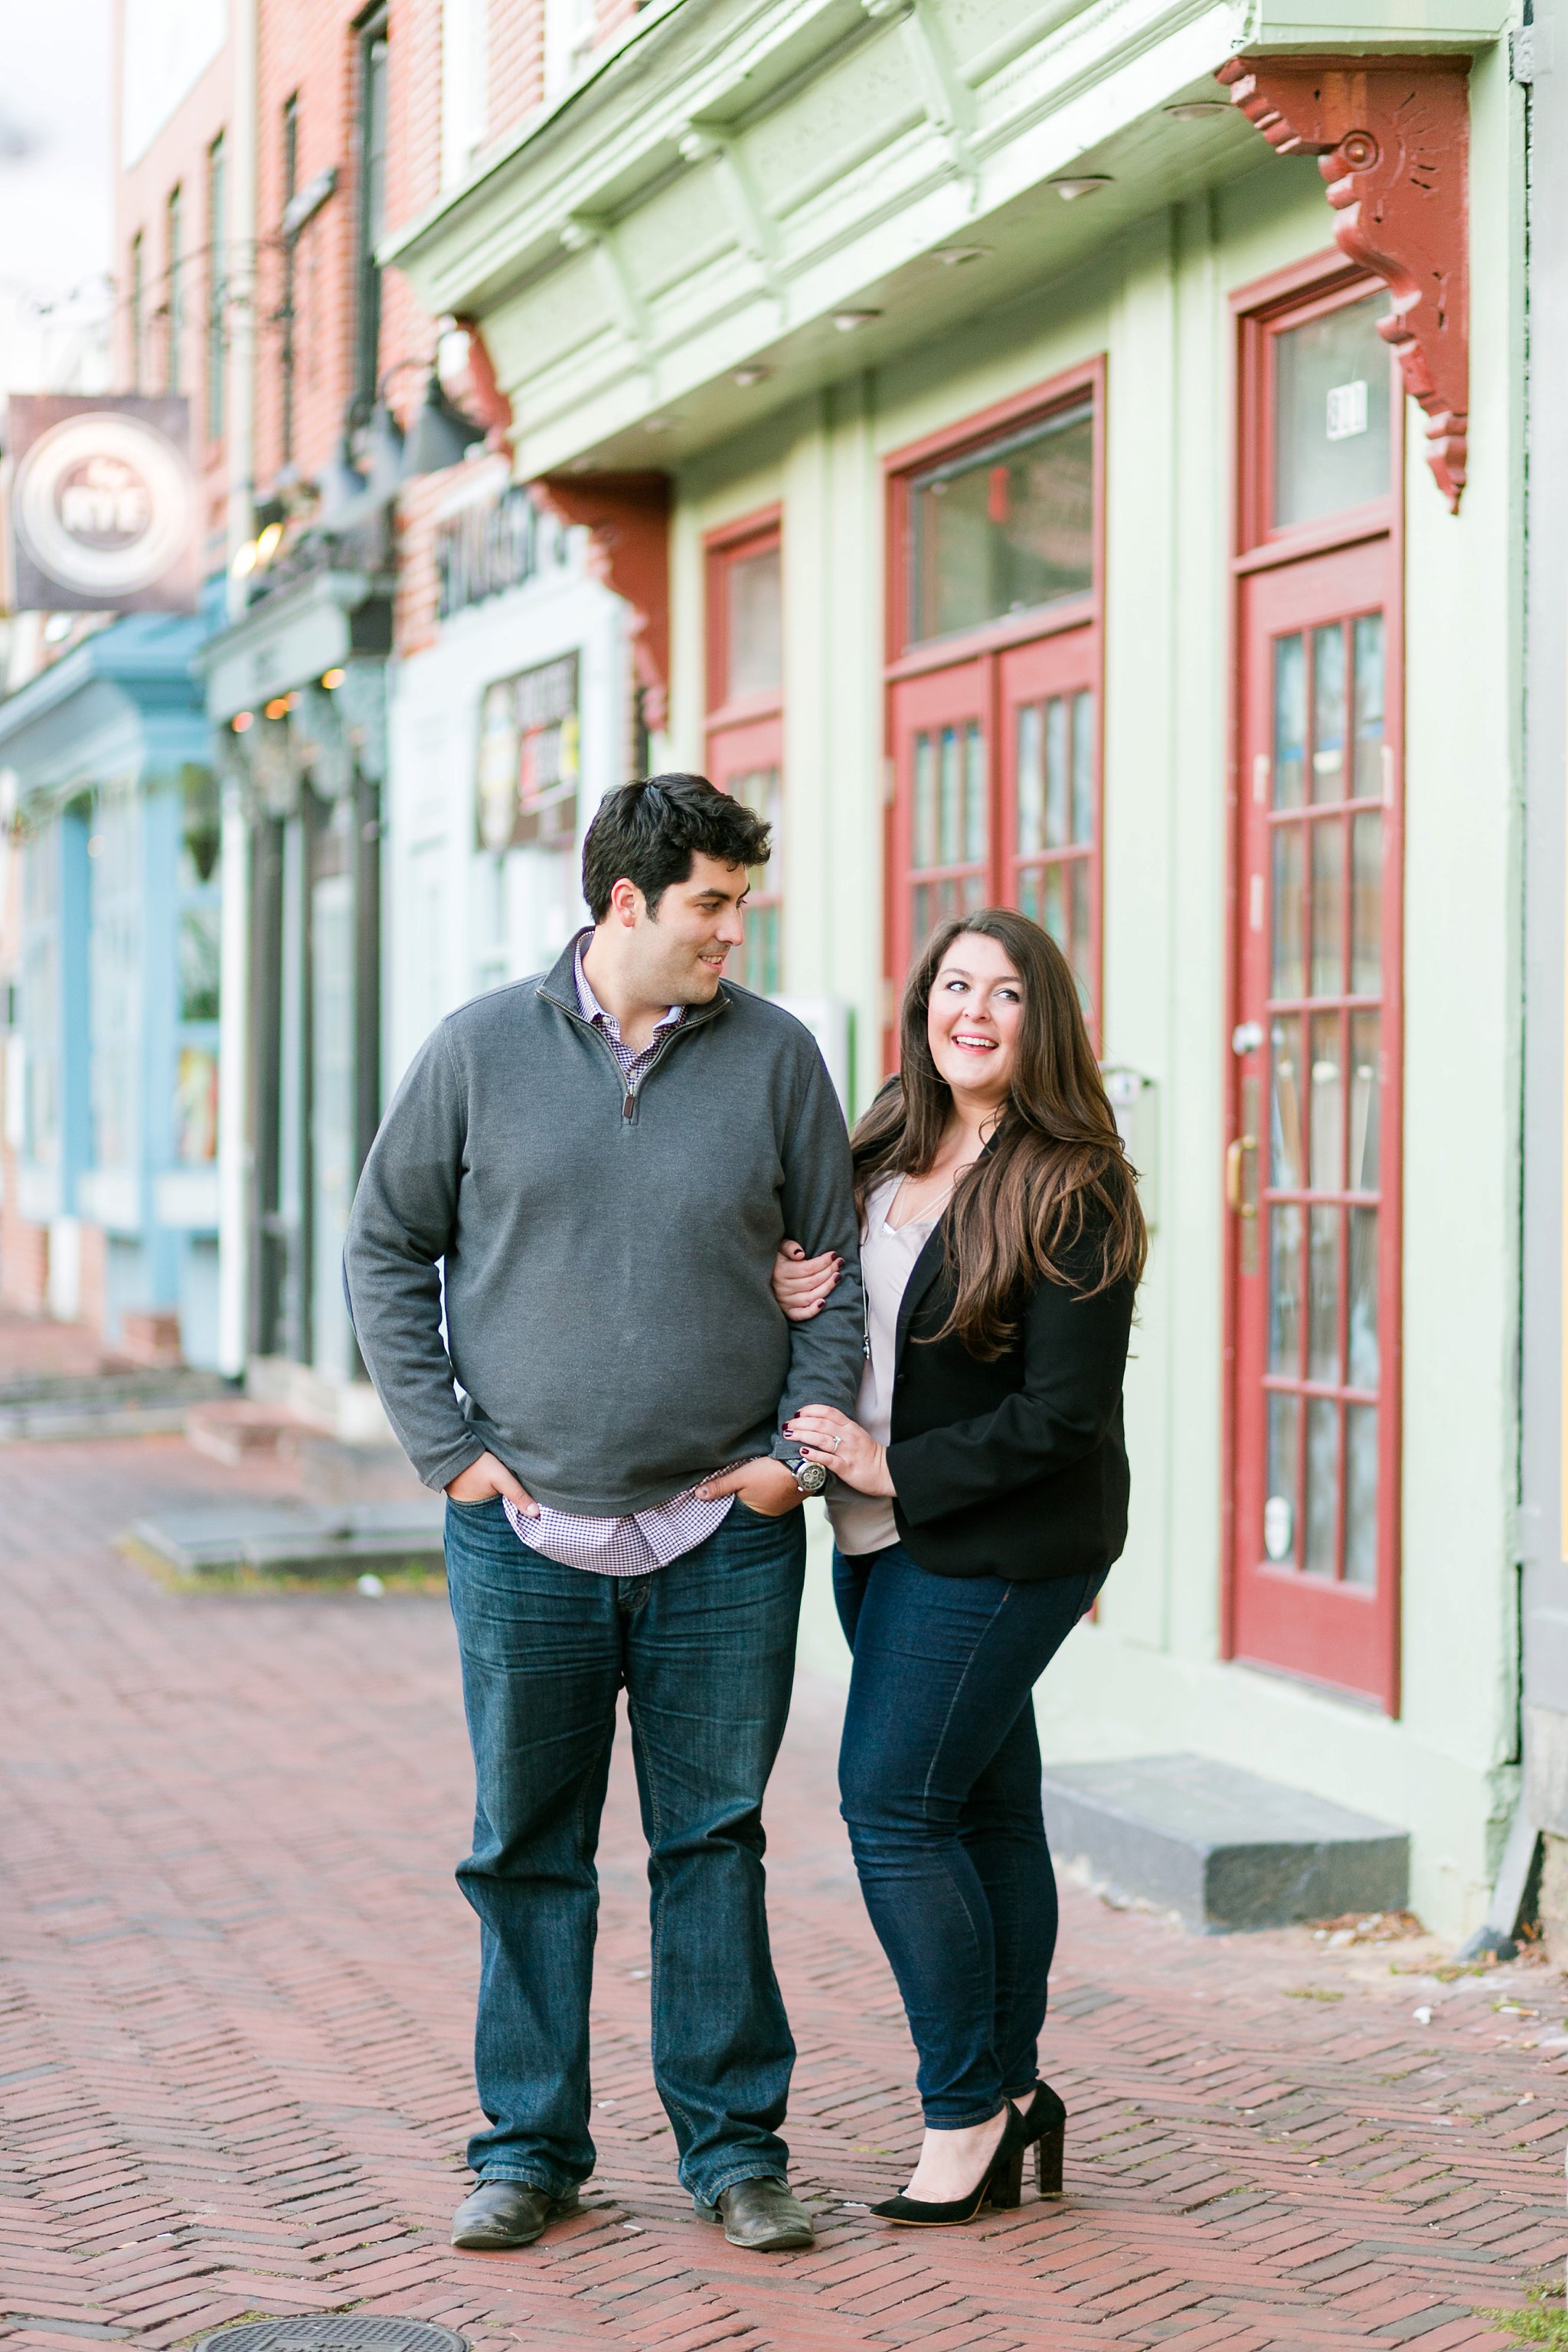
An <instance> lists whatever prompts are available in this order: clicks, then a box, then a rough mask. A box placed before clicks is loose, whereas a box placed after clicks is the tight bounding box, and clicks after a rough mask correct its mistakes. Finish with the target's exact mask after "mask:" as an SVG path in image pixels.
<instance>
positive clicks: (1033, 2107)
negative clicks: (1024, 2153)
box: [1019, 2083, 1068, 2197]
mask: <svg viewBox="0 0 1568 2352" xmlns="http://www.w3.org/2000/svg"><path fill="white" fill-rule="evenodd" d="M1019 2120H1020V2122H1021V2123H1022V2124H1023V2126H1024V2131H1025V2135H1026V2137H1025V2143H1024V2144H1025V2146H1026V2147H1032V2148H1033V2149H1034V2151H1035V2181H1036V2185H1037V2188H1038V2189H1039V2192H1040V2194H1041V2196H1042V2197H1059V2196H1060V2195H1061V2193H1062V2155H1063V2151H1064V2149H1065V2147H1066V2146H1067V2124H1068V2111H1067V2109H1066V2107H1065V2106H1064V2105H1062V2102H1061V2100H1060V2099H1059V2098H1058V2095H1057V2094H1056V2092H1055V2091H1053V2090H1052V2088H1051V2086H1050V2084H1048V2083H1037V2084H1035V2095H1034V2097H1033V2098H1032V2099H1031V2100H1030V2101H1029V2104H1028V2105H1027V2106H1026V2107H1023V2108H1020V2109H1019Z"/></svg>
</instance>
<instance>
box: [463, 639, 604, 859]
mask: <svg viewBox="0 0 1568 2352" xmlns="http://www.w3.org/2000/svg"><path fill="white" fill-rule="evenodd" d="M577 764H578V762H577V656H576V655H575V654H574V653H573V654H560V655H558V656H556V658H555V660H554V661H548V662H542V663H541V664H540V666H539V667H538V668H537V669H525V670H522V671H520V672H519V674H518V675H517V676H516V677H503V678H498V679H497V680H496V682H495V684H494V685H493V686H487V687H486V688H485V695H484V701H483V703H482V704H481V706H480V710H479V792H478V794H477V807H476V811H475V814H476V817H477V820H478V824H477V831H478V835H479V841H478V845H479V848H480V849H488V850H489V852H490V853H491V855H492V856H497V857H500V856H503V855H504V854H505V852H506V851H507V850H509V849H517V848H521V846H522V845H524V844H525V843H528V842H538V843H541V844H542V845H545V846H546V847H555V848H569V847H570V846H571V843H572V839H573V835H574V832H575V829H576V823H577Z"/></svg>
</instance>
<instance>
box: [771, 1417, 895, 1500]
mask: <svg viewBox="0 0 1568 2352" xmlns="http://www.w3.org/2000/svg"><path fill="white" fill-rule="evenodd" d="M784 1435H785V1436H786V1437H789V1438H793V1439H794V1440H795V1444H797V1445H798V1446H799V1447H800V1450H801V1455H802V1458H803V1460H805V1461H807V1462H820V1463H822V1464H823V1465H824V1466H825V1467H826V1469H829V1470H831V1471H832V1473H833V1475H834V1476H835V1477H836V1478H840V1479H842V1480H843V1482H844V1484H845V1486H853V1487H854V1489H855V1491H856V1493H857V1494H858V1495H890V1494H891V1493H892V1492H893V1482H892V1479H891V1478H890V1477H889V1475H888V1449H887V1447H886V1446H885V1445H879V1444H878V1443H877V1441H876V1439H875V1438H874V1437H872V1436H871V1435H869V1433H868V1432H867V1431H866V1430H864V1429H862V1428H861V1426H860V1424H859V1423H858V1421H851V1420H850V1418H849V1416H848V1414H847V1413H845V1412H835V1411H834V1409H833V1407H832V1406H831V1405H830V1404H803V1405H802V1407H801V1409H800V1411H799V1412H797V1413H796V1414H795V1419H794V1420H793V1421H788V1422H786V1423H784Z"/></svg>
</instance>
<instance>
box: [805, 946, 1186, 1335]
mask: <svg viewBox="0 0 1568 2352" xmlns="http://www.w3.org/2000/svg"><path fill="white" fill-rule="evenodd" d="M970 932H973V933H975V934H977V935H978V936H979V937H980V938H981V939H987V940H995V942H996V944H997V946H998V947H1000V948H1001V949H1002V950H1004V952H1005V954H1006V956H1007V957H1008V959H1009V961H1011V963H1012V966H1013V969H1014V971H1016V973H1017V975H1018V978H1019V979H1020V981H1021V982H1023V995H1024V1017H1023V1022H1022V1024H1021V1027H1020V1030H1019V1035H1018V1057H1017V1065H1016V1069H1015V1071H1014V1076H1013V1085H1012V1090H1011V1092H1010V1093H1009V1095H1008V1097H1007V1101H1006V1104H1005V1107H1004V1108H1003V1111H1002V1114H1001V1118H1000V1121H999V1123H998V1125H997V1127H996V1129H995V1132H994V1135H993V1136H992V1138H991V1139H990V1142H989V1143H988V1145H987V1147H986V1149H985V1150H984V1151H983V1152H982V1154H981V1156H980V1158H979V1159H978V1160H976V1161H975V1162H974V1164H973V1167H971V1168H968V1169H966V1170H965V1171H964V1173H963V1175H962V1176H961V1177H960V1179H959V1181H958V1184H957V1186H956V1188H955V1190H954V1192H953V1196H952V1205H951V1207H950V1208H949V1210H948V1212H947V1220H946V1249H947V1264H948V1271H949V1273H950V1275H951V1276H952V1284H953V1291H954V1297H953V1302H952V1312H951V1313H950V1314H949V1316H948V1318H947V1321H946V1322H945V1323H944V1324H943V1325H942V1329H941V1330H940V1331H939V1332H936V1333H933V1334H932V1335H931V1336H932V1337H933V1338H935V1339H947V1338H949V1337H951V1336H953V1335H956V1336H957V1337H958V1338H959V1339H962V1340H963V1344H964V1346H965V1347H966V1348H967V1349H969V1351H970V1353H971V1354H972V1355H973V1356H977V1357H979V1358H980V1359H981V1360H982V1361H984V1362H994V1360H995V1359H996V1358H997V1357H998V1356H1000V1355H1001V1354H1002V1353H1003V1351H1004V1350H1005V1348H1006V1347H1007V1345H1008V1343H1009V1341H1010V1340H1011V1339H1012V1338H1013V1335H1014V1332H1015V1330H1016V1327H1017V1321H1018V1317H1019V1314H1020V1312H1021V1310H1022V1307H1023V1304H1024V1300H1025V1297H1026V1293H1027V1292H1028V1291H1029V1290H1030V1289H1031V1288H1032V1287H1033V1286H1034V1285H1035V1283H1036V1282H1037V1281H1040V1280H1044V1281H1047V1282H1059V1283H1067V1284H1070V1285H1071V1286H1072V1287H1073V1288H1074V1289H1076V1290H1078V1291H1079V1292H1080V1293H1081V1294H1082V1295H1083V1296H1084V1297H1092V1296H1093V1295H1094V1294H1095V1293H1096V1292H1098V1291H1101V1290H1105V1289H1108V1288H1109V1287H1110V1285H1111V1284H1112V1283H1114V1282H1121V1281H1125V1280H1127V1279H1129V1278H1131V1281H1133V1282H1134V1283H1136V1282H1138V1281H1139V1280H1141V1279H1142V1273H1143V1260H1144V1257H1145V1255H1146V1253H1147V1250H1148V1236H1147V1234H1146V1232H1145V1229H1144V1224H1143V1212H1142V1209H1141V1208H1140V1207H1139V1205H1138V1180H1137V1174H1136V1171H1134V1169H1133V1168H1132V1166H1131V1162H1130V1161H1129V1160H1128V1158H1127V1155H1126V1153H1125V1152H1124V1151H1123V1150H1122V1148H1121V1136H1120V1134H1119V1133H1118V1131H1117V1126H1116V1121H1115V1118H1113V1116H1112V1114H1111V1108H1110V1102H1109V1100H1108V1099H1107V1097H1106V1092H1105V1087H1104V1085H1103V1083H1102V1081H1101V1079H1100V1066H1099V1065H1098V1063H1097V1062H1096V1061H1095V1058H1094V1048H1093V1047H1092V1045H1090V1044H1089V1031H1088V1030H1087V1029H1086V1028H1085V1026H1084V1019H1083V1012H1082V1009H1081V1007H1080V1006H1079V999H1078V989H1077V987H1076V985H1075V983H1074V981H1073V976H1072V972H1071V970H1070V968H1069V966H1068V961H1067V958H1066V957H1065V956H1064V955H1063V953H1062V951H1061V950H1060V948H1058V945H1057V943H1056V941H1055V940H1053V939H1052V938H1051V937H1050V935H1049V933H1048V932H1047V931H1043V930H1042V929H1040V926H1039V925H1038V924H1037V923H1032V922H1031V921H1030V920H1029V919H1028V917H1027V916H1026V915H1019V914H1016V913H1015V912H1014V911H1013V909H1012V908H1009V907H987V908H985V909H984V912H982V913H980V914H976V915H963V916H961V917H959V918H958V919H956V920H954V921H952V922H948V923H943V924H942V927H941V929H939V930H938V931H937V932H935V934H934V935H933V936H932V938H931V942H930V944H929V945H928V946H927V948H926V950H925V951H924V953H923V954H922V955H921V957H920V959H919V961H918V962H917V963H916V964H915V966H914V969H913V971H911V972H910V977H909V980H908V982H907V983H906V985H905V988H904V1001H903V1005H902V1008H901V1010H900V1016H899V1034H900V1071H899V1076H898V1077H897V1078H895V1079H893V1080H892V1081H891V1082H890V1084H889V1085H888V1086H886V1087H884V1088H883V1089H882V1091H881V1093H880V1094H879V1096H878V1097H877V1099H876V1101H875V1102H874V1103H872V1105H871V1106H870V1108H869V1109H868V1111H867V1112H866V1113H865V1115H864V1117H863V1118H860V1119H859V1120H858V1121H857V1123H856V1128H855V1133H854V1137H853V1139H852V1147H853V1150H854V1157H855V1199H856V1205H857V1206H858V1209H859V1211H860V1213H861V1215H862V1216H864V1214H865V1210H866V1202H867V1198H868V1194H869V1193H870V1192H871V1191H872V1190H873V1188H874V1187H875V1186H876V1185H877V1184H878V1183H879V1182H880V1181H881V1180H882V1178H883V1177H885V1176H890V1175H892V1174H894V1173H895V1172H896V1173H898V1174H900V1175H906V1176H922V1175H924V1174H925V1172H926V1171H927V1170H928V1169H929V1168H930V1167H931V1164H932V1162H933V1161H934V1160H935V1159H936V1156H937V1152H938V1150H940V1148H941V1145H942V1135H943V1133H944V1131H945V1129H946V1128H947V1125H948V1122H949V1120H950V1119H951V1118H952V1094H951V1093H950V1091H949V1089H948V1085H947V1081H946V1080H945V1078H942V1076H939V1075H938V1072H937V1067H936V1064H935V1063H934V1062H933V1061H932V1059H931V1046H930V1044H929V1042H928V1040H927V1035H926V1008H927V1005H928V1003H929V1001H930V998H931V988H932V985H933V983H934V982H935V980H936V976H937V973H938V971H940V970H941V968H942V960H943V958H944V957H945V956H946V954H947V952H948V950H949V949H950V948H951V947H952V943H953V941H954V940H958V939H962V938H963V937H964V936H965V935H966V934H968V933H970Z"/></svg>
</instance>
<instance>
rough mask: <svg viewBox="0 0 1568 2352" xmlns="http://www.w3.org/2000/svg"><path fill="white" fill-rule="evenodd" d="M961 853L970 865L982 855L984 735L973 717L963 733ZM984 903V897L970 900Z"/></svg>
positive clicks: (975, 862)
mask: <svg viewBox="0 0 1568 2352" xmlns="http://www.w3.org/2000/svg"><path fill="white" fill-rule="evenodd" d="M963 795H964V798H963V854H964V856H965V858H966V859H967V860H968V861H969V863H970V864H971V865H974V864H977V863H978V862H979V861H980V860H981V859H982V858H984V856H985V835H986V831H987V827H986V823H985V738H984V735H982V733H981V732H980V729H979V727H978V725H977V724H976V723H975V721H974V720H973V719H971V720H970V722H969V725H968V727H967V728H966V729H965V730H964V737H963ZM973 903H974V904H975V905H976V906H984V903H985V902H984V898H978V899H976V900H975V901H974V902H973Z"/></svg>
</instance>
